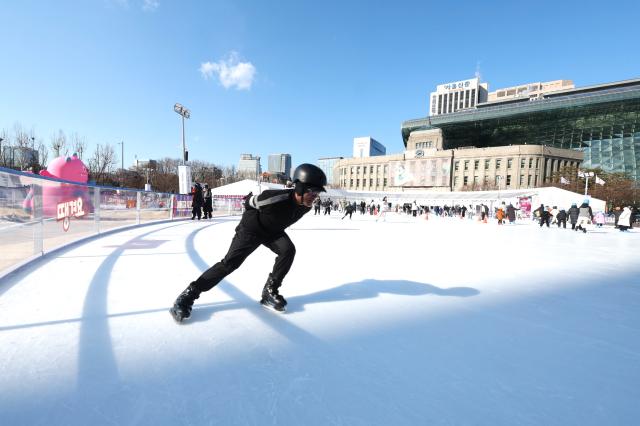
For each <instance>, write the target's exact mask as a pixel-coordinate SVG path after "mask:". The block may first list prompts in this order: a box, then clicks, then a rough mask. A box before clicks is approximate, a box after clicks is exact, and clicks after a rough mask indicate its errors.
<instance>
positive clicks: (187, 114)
mask: <svg viewBox="0 0 640 426" xmlns="http://www.w3.org/2000/svg"><path fill="white" fill-rule="evenodd" d="M173 110H174V111H175V112H177V113H178V114H180V117H182V165H183V166H185V165H186V164H187V162H186V159H185V157H186V152H187V147H186V145H185V140H184V119H185V118H189V117H191V111H189V110H188V109H187V108H185V107H184V106H182V104H179V103H176V104H175V105H174V106H173Z"/></svg>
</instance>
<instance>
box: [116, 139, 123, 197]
mask: <svg viewBox="0 0 640 426" xmlns="http://www.w3.org/2000/svg"><path fill="white" fill-rule="evenodd" d="M117 144H118V145H120V176H122V186H124V141H120V142H118V143H117Z"/></svg>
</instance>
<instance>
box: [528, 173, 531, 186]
mask: <svg viewBox="0 0 640 426" xmlns="http://www.w3.org/2000/svg"><path fill="white" fill-rule="evenodd" d="M527 186H531V175H529V176H527Z"/></svg>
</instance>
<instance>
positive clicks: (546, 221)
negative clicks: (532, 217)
mask: <svg viewBox="0 0 640 426" xmlns="http://www.w3.org/2000/svg"><path fill="white" fill-rule="evenodd" d="M550 219H551V218H548V217H541V218H540V227H541V228H542V225H544V224H546V225H547V228H548V227H549V220H550Z"/></svg>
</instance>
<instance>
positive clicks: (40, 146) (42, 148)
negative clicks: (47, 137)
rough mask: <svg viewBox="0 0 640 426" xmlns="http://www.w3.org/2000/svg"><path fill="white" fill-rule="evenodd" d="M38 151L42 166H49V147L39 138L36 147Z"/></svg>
mask: <svg viewBox="0 0 640 426" xmlns="http://www.w3.org/2000/svg"><path fill="white" fill-rule="evenodd" d="M35 149H37V151H38V159H39V162H40V166H41V167H42V168H43V169H44V168H46V167H47V165H48V164H49V149H48V148H47V145H45V143H44V142H42V140H38V142H36V148H35Z"/></svg>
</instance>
